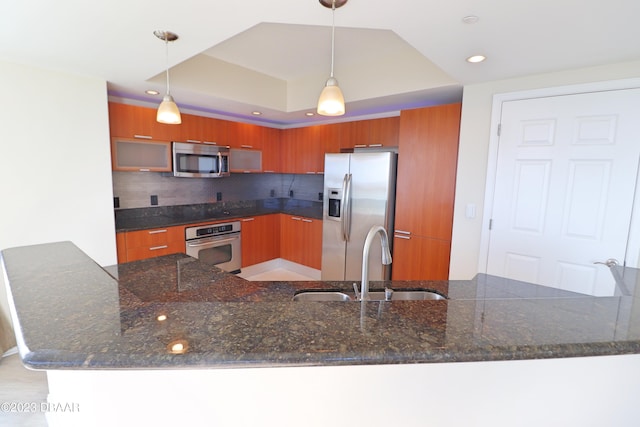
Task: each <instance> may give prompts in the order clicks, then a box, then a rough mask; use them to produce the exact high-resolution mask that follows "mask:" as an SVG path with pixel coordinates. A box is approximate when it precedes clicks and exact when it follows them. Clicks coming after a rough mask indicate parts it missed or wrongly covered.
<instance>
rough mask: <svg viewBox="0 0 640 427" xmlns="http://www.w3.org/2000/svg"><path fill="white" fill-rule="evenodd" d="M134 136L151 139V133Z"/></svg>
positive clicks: (135, 136)
mask: <svg viewBox="0 0 640 427" xmlns="http://www.w3.org/2000/svg"><path fill="white" fill-rule="evenodd" d="M133 137H134V138H138V139H151V136H150V135H133Z"/></svg>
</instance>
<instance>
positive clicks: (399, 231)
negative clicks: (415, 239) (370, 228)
mask: <svg viewBox="0 0 640 427" xmlns="http://www.w3.org/2000/svg"><path fill="white" fill-rule="evenodd" d="M393 232H394V233H396V234H411V232H410V231H404V230H393Z"/></svg>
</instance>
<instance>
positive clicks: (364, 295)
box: [360, 225, 392, 301]
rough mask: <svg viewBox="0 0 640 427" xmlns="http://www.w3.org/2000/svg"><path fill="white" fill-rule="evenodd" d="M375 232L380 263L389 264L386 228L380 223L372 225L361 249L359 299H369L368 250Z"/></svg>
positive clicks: (389, 251)
mask: <svg viewBox="0 0 640 427" xmlns="http://www.w3.org/2000/svg"><path fill="white" fill-rule="evenodd" d="M376 234H380V244H381V245H382V264H384V265H389V264H391V261H392V260H391V250H390V249H389V235H388V234H387V230H385V229H384V227H382V226H380V225H374V226H373V227H371V230H369V233H368V234H367V238H366V239H364V248H363V249H362V284H361V287H360V300H361V301H365V300H367V299H369V250H370V248H371V244H372V243H373V238H374V237H375V236H376Z"/></svg>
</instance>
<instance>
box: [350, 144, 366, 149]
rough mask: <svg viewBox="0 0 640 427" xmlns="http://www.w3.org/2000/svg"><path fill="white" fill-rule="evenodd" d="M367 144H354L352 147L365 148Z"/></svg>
mask: <svg viewBox="0 0 640 427" xmlns="http://www.w3.org/2000/svg"><path fill="white" fill-rule="evenodd" d="M366 147H367V144H355V145H354V146H353V148H366Z"/></svg>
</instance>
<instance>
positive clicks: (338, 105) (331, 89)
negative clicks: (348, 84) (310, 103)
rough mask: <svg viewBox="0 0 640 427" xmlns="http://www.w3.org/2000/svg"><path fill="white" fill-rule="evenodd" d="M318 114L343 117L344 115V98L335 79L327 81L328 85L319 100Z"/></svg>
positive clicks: (331, 78) (330, 78)
mask: <svg viewBox="0 0 640 427" xmlns="http://www.w3.org/2000/svg"><path fill="white" fill-rule="evenodd" d="M318 114H321V115H323V116H342V115H343V114H344V96H343V95H342V91H341V90H340V86H338V80H336V79H335V78H334V77H329V79H327V84H326V85H325V87H324V89H322V92H321V93H320V98H319V99H318Z"/></svg>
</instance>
